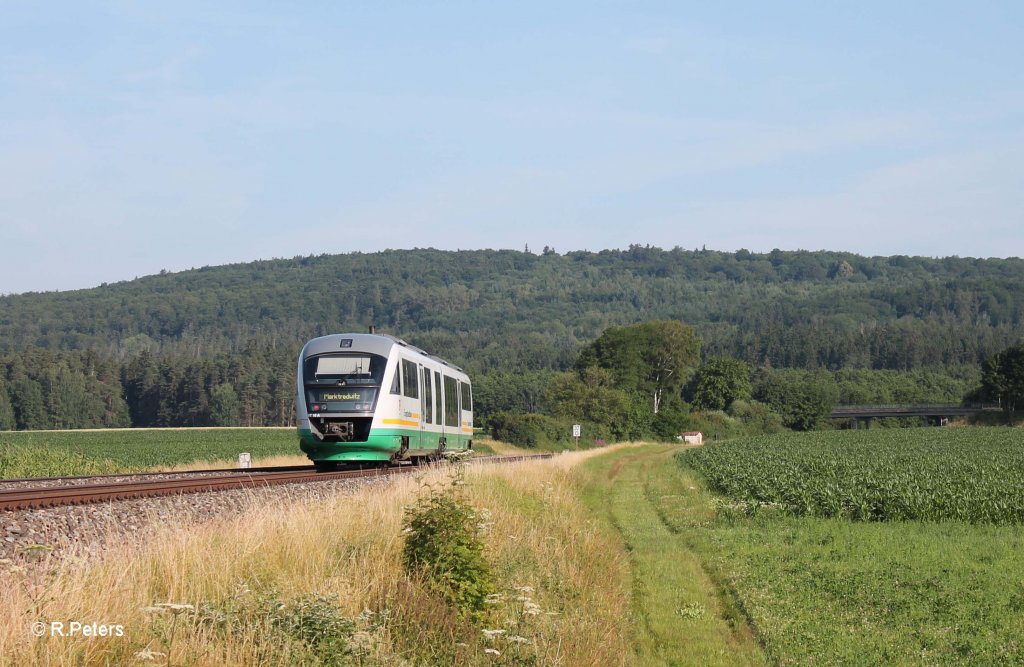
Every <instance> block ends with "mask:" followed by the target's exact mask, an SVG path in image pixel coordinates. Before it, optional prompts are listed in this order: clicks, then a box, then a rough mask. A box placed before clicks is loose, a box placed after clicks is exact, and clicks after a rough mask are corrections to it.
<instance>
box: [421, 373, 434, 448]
mask: <svg viewBox="0 0 1024 667" xmlns="http://www.w3.org/2000/svg"><path fill="white" fill-rule="evenodd" d="M432 382H433V380H432V379H431V377H430V369H429V368H424V367H423V366H422V365H421V366H420V447H421V448H425V447H429V446H430V432H429V429H428V425H429V424H430V423H431V422H432V421H433V412H434V406H433V398H434V397H433V392H432V391H431V383H432Z"/></svg>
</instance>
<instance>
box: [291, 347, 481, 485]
mask: <svg viewBox="0 0 1024 667" xmlns="http://www.w3.org/2000/svg"><path fill="white" fill-rule="evenodd" d="M296 387H297V395H296V401H295V411H296V422H297V426H298V431H299V447H300V449H301V450H302V451H303V452H304V453H305V454H306V456H308V457H309V458H310V460H312V461H313V463H314V465H316V467H317V468H320V469H331V468H334V467H337V466H338V465H339V464H343V463H351V462H363V463H375V464H380V465H387V464H392V465H395V464H403V463H422V462H424V461H431V460H437V459H440V458H443V457H445V456H448V455H450V454H452V453H454V452H468V451H470V450H472V448H473V387H472V383H471V382H470V379H469V376H468V375H467V374H466V373H465V371H463V370H462V369H461V368H459V367H458V366H456V365H455V364H452V363H450V362H448V361H445V360H444V359H441V358H440V357H436V356H434V355H432V354H429V353H427V352H425V351H423V350H421V349H420V348H418V347H415V346H414V345H410V344H409V343H407V342H405V341H404V340H401V339H400V338H396V337H394V336H389V335H386V334H377V333H368V334H367V333H342V334H331V335H329V336H321V337H319V338H314V339H312V340H310V341H309V342H307V343H306V344H305V345H304V346H303V347H302V352H300V353H299V360H298V369H297V375H296Z"/></svg>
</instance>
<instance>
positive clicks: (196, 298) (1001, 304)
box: [0, 245, 1024, 435]
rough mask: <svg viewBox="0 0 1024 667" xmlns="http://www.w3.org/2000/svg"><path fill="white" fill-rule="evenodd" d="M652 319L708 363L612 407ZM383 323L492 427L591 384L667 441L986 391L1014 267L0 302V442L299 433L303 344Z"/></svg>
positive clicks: (642, 272)
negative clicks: (37, 431)
mask: <svg viewBox="0 0 1024 667" xmlns="http://www.w3.org/2000/svg"><path fill="white" fill-rule="evenodd" d="M652 321H653V322H685V323H686V325H687V331H688V332H689V333H688V334H687V335H688V336H689V338H687V339H686V340H689V341H690V343H686V344H683V343H680V345H681V346H682V347H683V348H686V349H689V350H690V352H691V353H692V349H691V348H692V345H693V344H694V342H695V341H699V346H698V348H697V349H698V350H699V353H698V356H699V359H698V360H697V361H696V362H694V363H692V364H691V368H690V370H689V371H688V372H689V376H688V378H689V379H688V380H687V382H686V383H684V386H683V388H682V389H679V388H678V387H677V388H673V391H672V392H669V393H658V392H655V393H652V394H651V395H650V396H649V397H647V398H646V399H645V400H644V401H643V402H637V403H636V404H635V406H634V399H635V397H634V396H632V395H630V396H627V397H626V398H628V401H626V402H625V403H624V402H623V401H624V398H623V395H622V393H621V392H625V393H626V394H630V392H635V391H639V389H638V386H639V385H636V378H634V377H632V375H631V373H634V372H636V369H637V368H638V367H639V366H638V365H637V364H638V361H637V359H636V358H629V359H628V360H625V361H624V360H623V359H620V358H618V357H617V356H616V354H617V353H616V354H613V353H612V352H611V350H615V349H618V348H620V347H623V346H624V348H625V349H634V348H631V347H630V346H629V345H627V344H626V341H623V340H617V339H614V336H616V335H619V336H621V335H622V331H624V330H626V328H627V327H629V326H631V325H633V324H634V323H638V322H639V323H642V322H652ZM371 324H373V325H376V326H377V328H378V329H379V330H382V331H387V332H390V333H394V334H396V335H400V336H401V337H403V338H405V339H406V340H408V341H409V342H411V343H413V344H415V345H418V346H419V347H422V348H423V349H426V350H429V351H431V352H433V353H435V354H438V355H439V356H442V357H444V358H447V359H451V360H452V361H455V362H456V363H458V364H459V365H461V366H463V367H465V368H466V369H467V371H468V372H469V373H470V374H471V376H472V377H473V378H474V383H475V390H476V392H477V406H478V418H479V419H481V420H484V421H490V420H492V419H493V418H495V417H496V415H498V414H499V413H507V414H514V413H526V414H533V415H541V416H542V417H545V418H551V419H564V418H567V416H566V415H568V414H569V408H567V407H566V406H567V405H569V403H568V402H567V400H560V399H559V398H558V397H559V396H563V397H567V396H569V395H572V394H574V393H575V394H579V393H580V391H579V389H580V386H584V387H586V388H587V392H589V394H588V395H591V397H592V398H593V397H595V396H601V397H602V398H601V400H597V399H596V398H593V400H591V402H590V404H589V405H580V406H577V408H578V409H579V410H584V409H586V410H589V411H592V412H593V414H594V415H595V416H597V417H600V411H601V410H606V411H613V412H614V411H615V410H618V409H620V408H623V406H625V405H629V406H634V407H631V408H629V409H631V410H633V412H632V413H630V414H631V416H630V418H629V419H631V420H632V422H633V423H641V422H643V420H645V419H649V420H651V422H652V423H654V421H655V420H657V422H658V424H660V426H659V428H661V429H662V430H664V431H666V432H668V431H670V430H672V429H673V428H675V427H676V426H678V425H679V424H680V423H683V420H682V418H676V419H675V421H674V422H673V421H672V420H671V419H669V416H670V415H673V414H675V415H676V416H677V417H678V415H679V414H680V410H683V408H682V407H680V406H684V407H685V412H686V414H688V415H690V417H688V419H690V422H688V423H691V424H692V422H693V418H694V417H693V415H694V414H697V413H708V414H710V413H715V412H721V413H722V414H726V415H728V414H729V411H730V410H731V411H732V412H735V413H737V414H739V415H742V416H745V417H746V418H747V419H748V420H749V421H751V423H753V422H755V421H757V420H758V419H761V420H762V421H763V420H765V419H767V420H768V421H772V420H773V419H775V418H778V419H779V420H782V421H789V422H790V423H798V422H799V419H798V418H797V417H795V416H789V417H787V416H785V415H783V414H782V413H779V412H777V411H775V412H773V414H774V415H775V417H771V416H767V415H766V414H765V413H764V412H763V410H762V407H763V406H765V405H769V404H770V403H771V400H770V399H771V397H773V396H775V397H778V396H782V395H786V394H787V392H790V393H789V395H790V396H792V397H794V398H793V401H794V402H799V401H798V400H797V398H795V397H796V394H794V393H792V392H794V391H796V390H795V389H792V387H799V386H805V387H811V386H815V385H820V386H819V387H818V388H819V389H821V390H822V391H824V392H825V393H826V394H827V395H829V396H832V395H834V396H835V400H837V401H838V402H842V403H865V402H875V403H885V402H901V401H905V402H933V401H942V402H946V401H952V402H956V401H957V400H959V398H960V397H962V396H963V395H964V394H965V393H966V392H969V391H971V390H976V391H977V392H982V393H983V394H985V395H986V396H990V395H995V393H994V392H995V390H994V389H991V388H990V389H984V387H983V386H982V384H981V376H982V369H981V367H980V366H981V364H982V363H984V362H986V360H989V359H993V358H994V357H995V355H997V354H1001V353H1002V352H1003V351H1005V350H1007V349H1009V348H1010V347H1011V346H1013V345H1014V344H1016V343H1018V342H1019V341H1020V340H1021V338H1022V337H1024V261H1021V260H1019V259H1006V260H1000V259H990V260H977V259H970V258H945V259H929V258H917V257H903V256H897V257H861V256H857V255H852V254H849V253H832V252H805V251H795V252H783V251H778V250H776V251H772V252H770V253H764V254H758V253H751V252H748V251H744V250H741V251H737V252H735V253H723V252H716V251H713V250H705V249H696V250H685V249H682V248H674V249H671V250H662V249H659V248H653V247H650V246H638V245H636V246H631V247H629V248H628V249H626V250H621V251H620V250H606V251H600V252H582V251H580V252H570V253H566V254H558V253H557V252H555V251H554V250H552V249H546V250H545V252H544V253H542V254H540V255H534V254H531V253H528V252H517V251H510V250H500V251H496V250H481V251H463V252H444V251H438V250H429V249H427V250H408V251H385V252H380V253H351V254H344V255H321V256H315V257H313V256H311V257H298V258H294V259H282V260H270V261H261V262H252V263H248V264H237V265H230V266H222V267H203V268H201V269H196V270H191V271H185V272H181V273H166V272H163V273H161V274H160V275H155V276H149V277H145V278H141V279H138V280H133V281H127V282H123V283H116V284H112V285H104V286H101V287H99V288H95V289H89V290H78V291H74V292H51V293H29V294H20V295H9V296H3V297H0V428H81V427H111V426H128V425H131V426H203V425H253V426H258V425H283V424H289V423H291V419H292V412H293V409H294V405H293V401H294V397H293V396H292V394H293V393H294V366H295V356H296V355H297V354H298V351H299V349H300V348H301V345H302V344H303V343H304V342H305V341H306V340H308V339H309V338H312V337H314V336H317V335H321V334H326V333H335V332H339V331H363V330H365V327H367V326H369V325H371ZM615 332H618V333H615ZM663 333H664V332H663ZM677 333H678V332H677ZM644 335H646V334H644ZM648 342H650V341H648ZM688 345H689V346H690V347H687V346H688ZM631 354H639V352H637V351H636V350H635V349H634V352H632V353H631ZM609 355H611V356H609ZM689 356H693V355H692V354H690V355H689ZM616 359H618V361H616ZM644 363H646V362H644ZM737 364H740V365H742V366H737ZM739 367H742V368H746V369H749V371H750V374H749V380H748V381H749V383H750V387H751V389H750V392H749V396H747V395H746V394H747V392H745V391H740V392H738V393H739V394H741V395H742V397H741V398H739V399H738V401H728V402H727V403H726V404H724V405H723V404H722V401H721V397H718V398H708V396H709V395H710V394H709V392H711V390H712V389H713V388H715V387H729V386H731V385H730V384H729V383H730V382H733V381H734V380H735V373H734V372H733V371H735V369H736V368H739ZM609 373H610V374H611V375H610V376H609ZM623 378H627V380H623ZM630 378H631V379H630ZM698 380H699V382H700V384H699V385H696V384H693V382H697V381H698ZM623 381H626V382H627V385H629V386H628V388H626V389H623V386H622V384H621V383H622V382H623ZM741 385H742V383H741ZM783 386H785V387H787V389H786V391H783V389H781V388H780V387H783ZM741 388H742V386H741ZM677 389H679V391H676V390H677ZM730 391H733V393H736V391H735V387H734V388H733V389H731V390H730ZM587 392H583V393H585V394H586V393H587ZM602 392H604V393H603V394H602ZM617 392H618V393H617ZM677 394H678V395H677ZM1004 394H1005V392H1004ZM979 395H981V394H979ZM1006 395H1007V396H1008V395H1009V394H1006ZM701 397H704V398H701ZM705 400H706V401H708V402H707V403H703V402H702V401H705ZM996 400H1000V401H1002V400H1003V399H1001V398H997V399H996ZM1004 402H1005V401H1004ZM1001 404H1002V403H1001ZM663 405H664V406H665V409H663V407H662V406H663ZM677 408H678V409H677ZM648 413H649V414H648ZM657 415H661V416H660V417H658V416H657ZM537 419H540V418H537ZM602 420H604V421H608V420H606V419H604V418H603V417H602V418H599V419H597V420H596V421H595V423H600V422H601V421H602ZM628 421H629V420H627V422H628ZM619 423H623V422H622V420H619ZM766 423H767V422H766ZM609 435H610V433H609Z"/></svg>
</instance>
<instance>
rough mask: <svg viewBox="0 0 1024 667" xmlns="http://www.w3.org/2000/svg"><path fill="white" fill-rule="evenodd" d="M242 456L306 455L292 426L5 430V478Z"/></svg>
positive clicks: (1, 473)
mask: <svg viewBox="0 0 1024 667" xmlns="http://www.w3.org/2000/svg"><path fill="white" fill-rule="evenodd" d="M241 452H249V453H251V454H252V455H253V458H259V457H264V456H273V455H276V454H301V452H300V451H299V446H298V437H297V436H296V434H295V429H292V428H240V429H211V428H194V429H118V430H107V431H22V432H2V433H0V478H12V477H44V476H56V475H89V474H100V473H110V472H132V471H139V470H146V469H152V468H160V467H169V466H173V465H178V464H182V463H190V462H192V461H215V460H224V461H232V460H237V458H238V454H239V453H241Z"/></svg>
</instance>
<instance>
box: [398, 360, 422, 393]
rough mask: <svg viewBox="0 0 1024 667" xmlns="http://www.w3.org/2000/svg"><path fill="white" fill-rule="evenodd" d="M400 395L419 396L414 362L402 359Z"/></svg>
mask: <svg viewBox="0 0 1024 667" xmlns="http://www.w3.org/2000/svg"><path fill="white" fill-rule="evenodd" d="M402 375H403V381H402V395H403V396H408V397H409V398H419V397H420V391H419V389H420V377H419V373H417V372H416V363H415V362H412V361H409V360H408V359H402Z"/></svg>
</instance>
